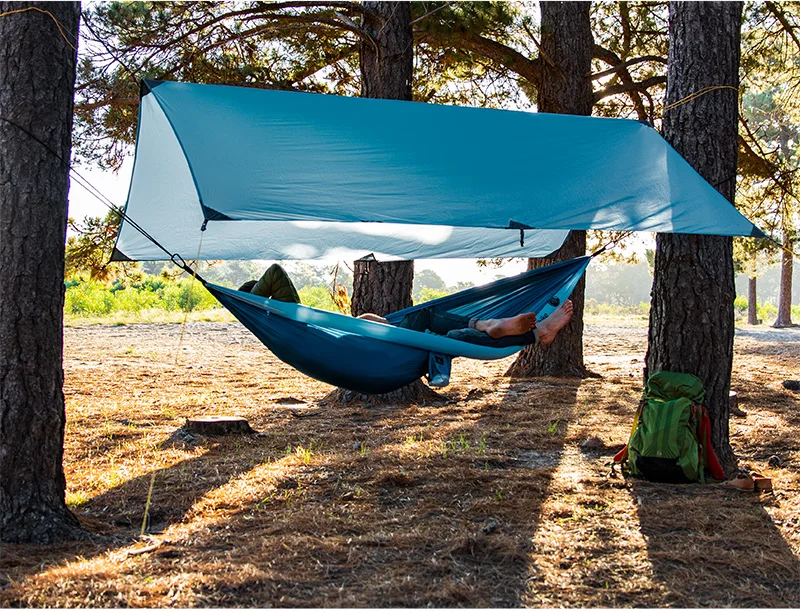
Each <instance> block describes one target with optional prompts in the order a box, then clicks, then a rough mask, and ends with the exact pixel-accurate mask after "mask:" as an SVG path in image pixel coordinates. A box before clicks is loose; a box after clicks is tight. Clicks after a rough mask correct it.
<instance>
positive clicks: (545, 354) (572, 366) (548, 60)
mask: <svg viewBox="0 0 800 612" xmlns="http://www.w3.org/2000/svg"><path fill="white" fill-rule="evenodd" d="M539 6H540V8H541V12H542V43H541V62H540V63H541V69H542V79H541V82H540V85H539V89H538V98H537V106H538V110H539V112H543V113H567V114H572V115H591V114H592V85H591V82H590V81H589V79H587V78H586V75H587V74H589V73H590V72H591V65H592V45H593V42H594V41H593V39H592V30H591V23H590V21H589V9H590V3H589V2H541V3H540V4H539ZM585 254H586V232H584V231H572V232H570V233H569V236H568V237H567V240H566V242H565V243H564V245H563V246H562V247H561V248H560V249H559V250H558V252H557V253H556V255H555V256H554V258H553V259H547V260H541V259H530V260H529V261H528V269H532V268H538V267H542V266H544V265H548V264H550V263H553V262H555V261H564V260H566V259H571V258H573V257H580V256H582V255H585ZM584 289H585V280H584V279H583V278H581V280H580V282H579V283H578V286H577V287H576V288H575V291H573V292H572V296H571V299H572V302H573V304H574V311H573V316H572V320H571V321H570V322H569V323H568V324H567V326H566V327H565V328H564V329H562V330H561V331H560V332H559V334H558V337H557V338H556V341H555V342H553V343H552V344H550V345H548V346H538V345H537V346H529V347H527V348H526V349H524V350H523V351H522V352H521V353H520V355H519V357H517V360H516V361H515V362H514V363H513V364H512V365H511V367H510V368H509V370H508V372H507V373H506V374H508V375H510V376H519V377H526V376H574V377H582V376H584V375H585V374H586V367H585V366H584V362H583V307H584Z"/></svg>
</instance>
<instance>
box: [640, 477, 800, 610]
mask: <svg viewBox="0 0 800 612" xmlns="http://www.w3.org/2000/svg"><path fill="white" fill-rule="evenodd" d="M632 494H633V497H634V501H635V502H636V504H637V511H638V517H639V524H640V530H641V533H642V534H643V535H644V536H645V538H646V540H647V553H648V557H649V560H650V563H651V566H652V572H653V578H654V579H655V580H656V581H658V582H660V583H661V584H662V585H663V586H664V587H665V589H666V590H667V592H666V595H665V601H664V605H669V606H680V607H685V608H705V607H711V608H744V607H756V608H795V607H797V606H798V605H800V560H798V558H797V557H796V556H795V555H794V554H793V552H792V550H791V548H790V546H789V545H788V543H787V542H786V541H785V539H784V538H783V536H782V535H781V533H780V531H779V530H778V529H777V528H776V526H775V525H774V524H773V519H772V518H771V517H770V514H769V512H768V508H769V507H770V506H771V505H773V504H774V498H773V497H772V495H771V494H761V495H759V494H758V493H746V492H743V491H739V490H732V489H726V488H723V487H722V486H721V485H719V484H711V485H699V484H698V485H669V484H658V483H650V482H646V481H638V480H637V481H635V482H634V484H633V488H632ZM710 585H713V588H710Z"/></svg>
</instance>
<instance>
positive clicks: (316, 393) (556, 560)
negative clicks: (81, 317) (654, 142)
mask: <svg viewBox="0 0 800 612" xmlns="http://www.w3.org/2000/svg"><path fill="white" fill-rule="evenodd" d="M180 333H181V329H180V326H178V325H132V326H126V327H100V326H87V327H82V328H81V327H78V328H69V329H67V331H66V364H65V368H66V397H67V418H68V424H67V431H66V452H65V469H66V474H67V486H68V491H67V501H68V503H69V504H70V506H71V507H72V509H73V510H74V512H75V513H76V514H77V515H78V516H79V517H80V519H81V521H82V523H83V524H84V526H85V527H86V529H87V530H89V531H92V532H94V533H96V534H102V535H104V536H105V537H104V538H103V539H101V540H98V541H94V542H79V543H65V544H59V545H57V546H50V547H33V546H10V545H4V546H3V547H2V549H0V553H1V555H2V556H1V559H0V606H3V607H11V606H37V607H50V606H54V607H73V606H93V607H125V606H146V607H165V606H174V607H196V606H213V607H239V606H246V607H268V606H276V607H301V606H312V607H425V606H434V607H451V606H463V607H507V606H514V607H518V606H532V607H556V606H568V607H576V606H584V607H615V606H619V607H630V606H637V607H641V606H644V607H659V606H679V607H701V606H712V607H745V606H748V607H749V606H752V607H763V608H785V607H798V606H800V562H799V561H798V555H799V554H800V510H798V508H800V479H798V475H797V472H798V468H800V440H799V439H798V436H799V434H800V410H799V409H800V394H798V393H793V392H791V391H788V390H786V389H784V388H783V387H782V386H781V382H782V381H783V380H785V379H797V378H800V330H798V329H793V330H781V331H777V330H770V329H767V328H763V327H762V328H752V327H745V328H742V329H739V330H738V331H737V337H736V357H735V359H736V361H735V365H734V383H733V388H734V390H736V391H738V393H739V395H740V398H741V407H742V408H743V409H744V410H746V411H747V413H748V414H747V416H746V417H733V418H732V419H731V422H730V426H731V434H732V441H733V444H734V447H735V450H736V452H737V453H738V455H739V457H740V460H741V464H742V465H743V466H747V467H749V468H751V469H756V470H759V471H761V472H762V473H765V474H767V475H769V476H771V477H772V478H773V479H774V482H775V492H774V493H773V494H767V493H762V494H758V493H743V492H740V491H736V490H730V489H725V488H722V487H720V486H719V485H706V486H703V485H682V486H669V485H658V484H651V483H646V482H640V481H633V482H625V481H623V480H621V479H620V478H609V476H608V471H609V469H608V466H607V463H608V461H609V459H610V456H611V455H612V454H613V453H614V452H615V451H616V450H617V449H619V448H620V447H621V445H622V444H623V443H624V442H625V441H626V439H627V435H628V433H629V427H630V423H631V420H632V417H633V412H634V409H635V406H636V403H637V400H638V398H639V396H640V393H641V373H642V358H643V355H644V350H645V345H646V329H645V328H644V327H642V326H641V325H640V326H634V325H625V324H621V323H619V322H617V323H615V324H609V323H607V322H606V323H605V324H590V325H588V326H587V329H586V335H585V338H586V356H587V365H588V366H589V367H590V369H591V370H592V371H593V372H594V373H596V374H597V375H598V377H596V378H587V379H586V380H582V381H575V380H566V379H563V380H562V379H530V380H514V379H509V378H506V377H504V376H503V373H504V371H505V369H506V368H507V367H508V365H509V364H510V363H511V360H510V359H507V360H503V361H499V362H475V361H468V360H459V361H457V362H456V363H455V364H454V376H453V383H452V385H451V386H450V387H448V388H447V389H446V390H445V392H444V393H443V396H442V400H441V401H440V402H437V403H434V404H433V405H426V406H403V407H399V406H395V407H391V406H375V407H370V406H366V405H364V404H353V405H347V406H332V405H321V402H322V400H323V398H324V397H325V395H326V394H327V393H328V392H329V391H330V389H331V388H330V387H329V386H327V385H324V384H322V383H318V382H316V381H313V380H311V379H309V378H306V377H304V376H302V375H300V374H298V373H297V372H295V371H294V370H292V369H291V368H290V367H288V366H286V365H284V364H282V363H280V362H279V361H277V360H276V359H275V358H274V357H272V355H271V354H270V353H269V352H268V351H267V350H266V349H265V348H263V347H262V346H261V345H260V344H258V342H257V341H256V340H254V339H253V338H252V337H251V336H250V335H249V334H248V333H247V332H246V331H244V329H243V328H242V327H240V326H239V325H238V324H235V323H190V324H188V326H187V327H186V331H185V336H184V337H183V340H182V341H181V342H180V344H179V337H180ZM214 414H231V415H239V416H243V417H245V418H247V419H248V420H249V422H250V424H251V425H252V426H253V427H254V428H255V429H256V430H257V431H258V432H259V433H258V434H257V435H249V436H231V437H223V438H211V437H206V438H204V437H201V436H195V437H194V438H192V437H190V436H185V435H182V433H181V430H180V428H181V426H182V424H183V423H184V420H185V419H186V418H187V417H195V416H208V415H214ZM773 456H777V457H778V458H779V459H780V466H778V467H772V466H770V465H769V464H768V461H769V459H770V457H773ZM773 463H776V460H775V459H773ZM151 484H152V496H151V503H150V506H149V513H148V514H149V517H148V518H149V521H148V524H147V535H146V536H145V537H144V538H138V534H139V532H140V530H141V526H142V520H143V517H144V514H145V506H146V504H147V499H148V491H149V490H150V488H151Z"/></svg>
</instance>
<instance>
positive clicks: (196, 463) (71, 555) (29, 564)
mask: <svg viewBox="0 0 800 612" xmlns="http://www.w3.org/2000/svg"><path fill="white" fill-rule="evenodd" d="M246 440H248V442H249V444H247V443H246V444H245V445H246V446H250V447H251V449H252V447H253V445H254V442H253V441H254V440H255V438H254V437H253V436H248V437H247V438H246ZM236 444H239V442H237V443H236ZM220 446H221V447H223V448H220ZM224 446H225V444H224V443H223V444H222V445H217V447H215V448H212V449H211V450H210V451H209V452H207V453H205V454H203V455H201V456H199V457H194V458H191V459H187V460H185V461H181V462H178V463H176V464H174V465H172V466H170V467H168V468H163V469H159V470H154V471H152V472H148V473H146V474H143V475H141V476H139V477H137V478H133V479H131V480H128V481H126V482H124V483H122V484H120V485H119V486H116V487H112V488H111V489H109V490H107V491H106V492H104V493H102V494H100V495H97V496H96V497H94V498H91V499H90V500H88V501H87V502H85V503H83V504H81V505H80V506H79V507H77V508H74V509H73V512H74V513H75V515H76V516H77V517H78V518H79V520H80V522H81V526H82V527H83V528H84V529H85V530H86V531H87V532H88V533H89V534H90V535H91V540H89V541H79V542H59V543H56V544H54V545H51V546H35V545H25V544H19V545H9V544H0V559H2V560H3V563H2V566H0V568H2V573H0V602H2V603H6V604H8V605H12V606H13V605H24V604H23V603H22V602H18V601H15V600H14V599H13V595H10V594H9V593H3V590H5V588H6V587H8V586H9V585H10V584H11V580H9V578H8V576H10V575H13V581H14V582H19V581H20V580H22V579H24V578H25V577H26V576H29V575H32V574H36V573H39V572H41V571H42V570H43V569H44V568H47V567H53V566H57V565H60V564H62V563H68V562H70V561H73V560H76V559H80V558H87V557H95V556H99V555H102V554H104V553H107V552H110V551H113V550H116V549H119V548H123V547H126V546H130V545H131V544H133V543H134V542H135V541H136V539H137V538H138V536H139V534H140V532H141V529H142V524H143V522H144V517H145V508H146V506H147V505H148V496H149V497H150V501H149V512H148V520H147V522H146V529H145V532H146V533H147V534H152V533H159V532H161V531H163V530H164V529H166V528H167V527H168V526H169V525H171V524H174V523H177V522H180V521H181V520H182V519H183V518H184V517H185V516H186V514H187V512H189V510H190V509H191V508H192V507H193V505H194V504H195V503H196V502H197V500H199V499H201V498H202V497H203V496H204V495H206V494H207V493H208V492H209V491H210V490H212V489H214V488H217V487H220V486H222V485H223V484H225V483H226V482H229V481H230V480H232V479H234V478H236V477H237V476H239V475H241V474H242V473H245V472H247V471H248V470H250V469H252V468H253V466H254V465H255V464H256V463H257V459H256V458H255V457H250V458H247V459H245V460H238V461H235V462H232V461H227V460H226V457H227V456H228V455H227V453H226V451H225V449H224ZM151 482H152V483H153V488H152V493H151V492H150V486H151ZM3 574H5V576H4V575H3ZM9 596H11V597H12V599H7V598H8V597H9Z"/></svg>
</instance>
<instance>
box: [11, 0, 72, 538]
mask: <svg viewBox="0 0 800 612" xmlns="http://www.w3.org/2000/svg"><path fill="white" fill-rule="evenodd" d="M29 7H36V8H39V9H41V10H43V11H47V12H48V13H50V15H47V14H45V13H42V12H38V11H34V10H28V11H25V10H24V9H26V8H29ZM20 10H22V11H24V12H17V13H13V14H7V15H5V16H4V17H2V18H0V116H2V120H0V287H2V292H0V539H2V540H3V541H6V542H35V543H49V542H52V541H54V540H59V539H70V538H82V537H85V536H86V534H85V532H83V531H81V530H80V525H79V522H78V520H77V518H76V517H75V516H74V515H73V514H72V513H71V512H70V511H69V510H68V509H67V506H66V503H65V489H66V480H65V477H64V470H63V466H62V458H63V452H64V450H63V449H64V425H65V421H66V415H65V409H64V393H63V380H64V374H63V368H62V358H63V322H62V316H63V304H64V241H65V238H66V222H67V191H68V187H69V168H68V166H67V162H68V161H69V159H70V147H71V131H72V102H73V88H74V85H75V67H76V56H77V53H76V46H77V39H78V20H79V17H80V3H79V2H53V3H21V2H3V3H0V12H2V13H7V12H9V11H20ZM56 21H57V22H58V23H56ZM59 25H60V28H61V30H62V31H60V30H59Z"/></svg>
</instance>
